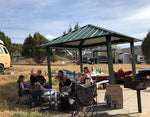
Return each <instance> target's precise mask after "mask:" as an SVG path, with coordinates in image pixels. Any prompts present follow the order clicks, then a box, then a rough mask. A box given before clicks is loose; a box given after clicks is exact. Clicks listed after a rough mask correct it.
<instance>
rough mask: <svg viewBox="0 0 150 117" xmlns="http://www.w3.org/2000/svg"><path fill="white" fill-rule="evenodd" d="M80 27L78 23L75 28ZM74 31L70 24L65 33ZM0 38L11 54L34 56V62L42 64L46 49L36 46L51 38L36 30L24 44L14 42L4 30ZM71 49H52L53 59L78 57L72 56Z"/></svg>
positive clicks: (0, 33)
mask: <svg viewBox="0 0 150 117" xmlns="http://www.w3.org/2000/svg"><path fill="white" fill-rule="evenodd" d="M78 28H79V25H78V23H77V24H76V25H75V26H74V30H77V29H78ZM71 31H72V27H71V26H70V27H69V29H68V32H66V31H65V33H64V32H63V34H67V33H69V32H71ZM0 39H1V40H2V41H3V42H4V45H5V46H6V47H7V49H8V51H9V53H10V55H11V56H13V55H15V54H18V53H20V54H22V56H24V57H26V58H32V59H33V61H34V62H36V63H37V64H42V63H43V61H44V60H45V59H46V49H43V48H39V49H37V48H36V46H38V45H40V44H43V43H46V42H48V41H49V40H48V39H47V38H45V37H44V36H43V35H42V34H40V33H39V32H35V33H34V35H33V36H32V35H31V34H29V35H28V36H27V37H26V38H25V40H24V43H23V44H17V43H12V42H11V39H10V37H8V36H6V35H5V33H4V32H2V31H0ZM70 53H73V50H72V51H69V50H60V49H50V55H51V61H53V62H55V61H57V60H58V58H62V57H65V58H68V59H75V58H76V57H72V56H74V55H75V54H74V53H73V54H72V55H70Z"/></svg>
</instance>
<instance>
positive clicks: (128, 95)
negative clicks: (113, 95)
mask: <svg viewBox="0 0 150 117" xmlns="http://www.w3.org/2000/svg"><path fill="white" fill-rule="evenodd" d="M122 88H123V87H122ZM104 95H105V90H98V103H100V104H101V106H100V107H101V109H100V110H101V111H99V112H98V113H107V114H108V115H110V116H111V115H117V114H128V115H130V116H140V117H150V88H148V89H147V90H143V91H141V99H142V111H143V112H142V113H141V114H139V113H138V105H137V93H136V91H135V90H131V89H128V88H123V104H124V107H123V109H112V110H111V109H107V108H106V106H105V102H104ZM102 105H103V106H102ZM98 108H99V107H98ZM98 110H99V109H98Z"/></svg>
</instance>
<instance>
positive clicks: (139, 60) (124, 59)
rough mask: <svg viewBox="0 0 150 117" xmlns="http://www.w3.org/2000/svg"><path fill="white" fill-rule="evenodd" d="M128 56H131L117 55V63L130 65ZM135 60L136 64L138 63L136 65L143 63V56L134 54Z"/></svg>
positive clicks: (126, 54)
mask: <svg viewBox="0 0 150 117" xmlns="http://www.w3.org/2000/svg"><path fill="white" fill-rule="evenodd" d="M130 56H131V54H130V53H119V54H118V62H119V63H131V60H130ZM135 60H136V63H138V64H141V63H144V56H141V55H137V54H136V55H135Z"/></svg>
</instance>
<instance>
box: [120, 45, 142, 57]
mask: <svg viewBox="0 0 150 117" xmlns="http://www.w3.org/2000/svg"><path fill="white" fill-rule="evenodd" d="M134 49H135V54H138V55H141V56H143V53H142V49H141V46H135V47H134ZM122 53H130V48H123V49H122Z"/></svg>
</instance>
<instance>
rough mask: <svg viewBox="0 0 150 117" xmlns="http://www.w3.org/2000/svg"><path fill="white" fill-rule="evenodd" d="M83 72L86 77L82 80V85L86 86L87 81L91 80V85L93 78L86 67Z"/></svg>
mask: <svg viewBox="0 0 150 117" xmlns="http://www.w3.org/2000/svg"><path fill="white" fill-rule="evenodd" d="M83 72H84V75H83V76H82V77H81V79H80V82H81V84H85V83H86V80H87V79H91V83H92V76H91V73H90V71H89V69H88V67H84V68H83Z"/></svg>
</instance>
